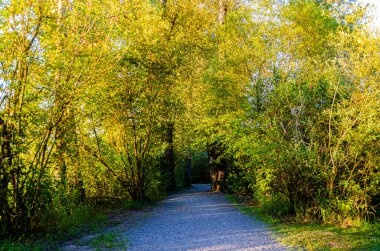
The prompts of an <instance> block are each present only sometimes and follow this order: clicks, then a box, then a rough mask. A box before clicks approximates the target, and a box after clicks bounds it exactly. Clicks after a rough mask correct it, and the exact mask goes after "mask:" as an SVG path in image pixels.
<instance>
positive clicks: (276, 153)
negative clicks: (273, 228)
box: [0, 0, 380, 238]
mask: <svg viewBox="0 0 380 251" xmlns="http://www.w3.org/2000/svg"><path fill="white" fill-rule="evenodd" d="M338 2H339V1H338ZM338 2H334V1H303V0H294V1H268V0H262V1H255V3H254V4H252V3H247V2H246V1H240V0H234V1H221V0H220V1H208V0H207V1H203V0H202V1H201V0H190V1H174V2H173V1H135V0H133V1H118V0H105V1H85V0H78V1H68V0H47V1H43V2H41V1H37V0H27V1H21V0H16V1H2V2H1V3H0V30H1V32H0V223H1V224H0V233H1V236H6V235H7V236H8V237H9V236H11V237H14V238H16V237H17V236H24V235H25V236H26V235H28V234H30V233H33V232H34V230H35V229H42V228H46V226H50V225H53V226H56V227H59V226H64V227H70V226H74V225H75V224H76V222H83V221H85V220H86V219H88V218H89V217H91V213H90V212H91V210H92V206H95V205H96V206H99V205H105V204H109V205H113V204H114V203H119V204H123V202H125V201H128V202H127V203H126V205H125V206H126V207H132V208H133V207H135V206H137V204H134V203H135V202H131V201H140V202H141V201H144V200H149V199H151V200H154V199H158V198H161V197H162V196H163V195H164V194H165V192H166V191H168V190H175V189H176V184H177V185H178V186H181V185H183V184H184V183H185V182H184V179H185V170H186V168H187V169H188V167H189V166H191V168H192V173H193V181H194V182H207V181H208V180H209V175H210V171H211V172H214V171H215V170H213V167H215V166H219V167H221V166H222V167H223V169H224V170H223V172H224V174H225V175H226V176H228V178H227V179H226V183H223V185H224V186H225V187H226V188H228V189H229V190H232V191H234V192H237V193H240V194H244V195H247V196H251V197H252V200H253V201H254V202H255V203H257V204H258V205H260V206H262V208H263V209H265V210H267V211H269V212H271V213H274V214H277V215H286V214H289V215H295V216H296V219H298V220H303V221H319V222H323V223H333V224H341V225H342V224H343V225H349V226H353V225H355V224H358V222H364V221H371V220H376V219H377V218H378V217H379V210H380V207H379V201H380V189H379V184H380V171H379V167H380V155H379V151H378V149H379V140H380V137H379V135H380V117H379V111H380V99H379V90H380V87H379V81H378V75H379V74H378V73H379V71H380V64H379V62H380V58H379V38H378V37H376V36H375V35H373V33H371V31H370V30H369V29H368V27H366V19H365V15H366V13H365V8H362V7H361V6H360V5H358V4H357V3H356V2H355V1H341V2H339V3H338ZM219 4H221V6H223V8H220V6H219ZM210 146H215V148H214V149H213V150H215V156H212V154H211V150H210ZM213 157H215V159H212V158H213ZM190 161H191V165H190V164H189V163H190ZM187 172H188V170H187ZM223 182H224V181H223Z"/></svg>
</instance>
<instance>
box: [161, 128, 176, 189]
mask: <svg viewBox="0 0 380 251" xmlns="http://www.w3.org/2000/svg"><path fill="white" fill-rule="evenodd" d="M164 130H165V142H166V143H167V144H168V147H167V148H166V151H165V156H164V158H165V159H164V160H163V168H162V169H163V171H164V175H165V176H166V177H165V178H166V180H167V183H166V190H167V191H175V190H176V189H177V184H176V180H175V162H174V145H173V136H174V124H173V123H172V122H169V123H168V124H167V125H166V128H165V129H164Z"/></svg>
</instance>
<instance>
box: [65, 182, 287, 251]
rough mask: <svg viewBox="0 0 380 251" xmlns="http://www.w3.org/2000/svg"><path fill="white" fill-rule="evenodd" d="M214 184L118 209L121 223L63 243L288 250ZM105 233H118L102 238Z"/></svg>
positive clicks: (150, 249) (149, 250)
mask: <svg viewBox="0 0 380 251" xmlns="http://www.w3.org/2000/svg"><path fill="white" fill-rule="evenodd" d="M209 190H210V185H193V187H192V188H191V189H188V190H186V191H183V192H179V193H176V194H173V195H170V196H169V197H168V198H167V199H166V200H164V201H163V203H162V205H160V206H158V207H156V208H154V209H152V210H147V211H144V210H142V211H141V210H139V211H134V212H127V213H128V215H123V214H120V215H116V216H114V217H116V218H117V219H116V220H118V222H119V224H117V225H116V226H113V227H112V226H111V227H108V228H106V229H103V230H102V231H101V232H100V233H97V234H92V235H86V236H83V237H82V238H80V239H78V240H72V241H70V242H67V243H65V244H64V245H63V246H61V249H62V250H64V251H74V250H75V251H77V250H81V251H87V250H110V249H111V250H125V249H126V248H128V250H139V251H141V250H146V251H155V250H156V251H157V250H160V251H172V250H207V251H212V250H286V248H285V247H284V246H282V245H280V244H278V243H276V242H275V241H274V240H273V239H272V237H271V232H270V230H269V229H268V227H267V226H266V225H265V224H264V223H262V222H260V221H258V220H255V219H253V218H251V217H249V216H247V215H244V214H242V213H241V212H240V211H239V210H238V209H237V208H236V207H234V206H233V205H232V204H231V203H230V202H228V201H227V200H226V198H225V195H224V194H221V193H212V192H210V191H209ZM102 236H103V238H104V236H116V237H114V238H111V240H110V241H109V242H106V243H103V245H101V244H102V241H101V240H102Z"/></svg>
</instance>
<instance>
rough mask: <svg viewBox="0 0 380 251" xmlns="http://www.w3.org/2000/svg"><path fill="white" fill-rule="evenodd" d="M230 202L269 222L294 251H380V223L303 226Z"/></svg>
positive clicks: (255, 207)
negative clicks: (351, 225) (353, 226)
mask: <svg viewBox="0 0 380 251" xmlns="http://www.w3.org/2000/svg"><path fill="white" fill-rule="evenodd" d="M227 199H228V200H229V201H231V202H232V203H234V204H235V205H236V206H237V207H238V208H239V209H240V210H241V211H242V212H243V213H245V214H247V215H250V216H252V217H255V218H257V219H259V220H261V221H264V222H265V223H267V224H268V225H269V226H270V228H271V229H272V230H273V233H274V237H275V238H276V239H277V240H278V241H279V242H281V243H283V244H285V245H287V246H288V247H290V248H292V249H294V250H305V249H306V250H380V224H370V223H363V224H362V225H361V226H360V227H357V228H342V227H337V226H325V225H321V224H300V223H297V222H295V221H292V219H289V218H288V219H285V218H282V219H281V218H274V217H272V216H271V215H269V214H266V213H265V212H263V210H262V209H261V208H259V207H257V206H253V205H246V204H242V203H241V202H240V201H239V200H238V199H237V197H235V196H234V195H227Z"/></svg>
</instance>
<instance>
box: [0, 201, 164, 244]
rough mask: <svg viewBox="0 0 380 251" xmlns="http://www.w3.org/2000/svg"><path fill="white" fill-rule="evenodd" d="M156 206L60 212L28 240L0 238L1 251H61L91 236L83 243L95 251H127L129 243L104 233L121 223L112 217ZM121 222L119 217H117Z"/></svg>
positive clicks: (126, 204)
mask: <svg viewBox="0 0 380 251" xmlns="http://www.w3.org/2000/svg"><path fill="white" fill-rule="evenodd" d="M156 204H157V203H156V202H155V201H153V202H135V201H118V202H117V203H110V204H98V205H79V206H77V207H75V208H71V209H70V210H68V209H61V210H60V211H59V212H56V213H55V214H54V215H50V216H46V219H49V220H47V221H44V222H42V224H41V226H40V227H39V228H38V229H36V230H35V231H34V232H35V233H33V234H31V235H29V236H28V237H25V236H21V237H19V239H17V240H15V239H2V238H0V251H3V250H4V251H5V250H7V251H8V250H9V251H38V250H59V249H60V244H61V243H63V242H65V241H69V240H73V239H77V238H80V237H82V236H85V235H88V234H91V235H94V236H95V237H94V238H91V240H89V242H88V243H87V242H86V243H82V244H83V245H86V246H91V247H93V248H94V249H96V250H98V249H101V250H104V249H108V248H111V249H112V248H113V249H115V248H116V249H126V243H127V242H128V240H126V239H123V238H122V239H120V238H119V237H118V236H117V234H116V233H115V232H102V230H103V229H104V228H106V227H110V226H115V225H117V224H119V223H120V222H121V219H112V218H113V217H112V216H115V215H119V214H120V215H122V214H124V213H128V211H131V210H140V209H142V208H149V207H152V206H155V205H156ZM114 218H118V217H114Z"/></svg>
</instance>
